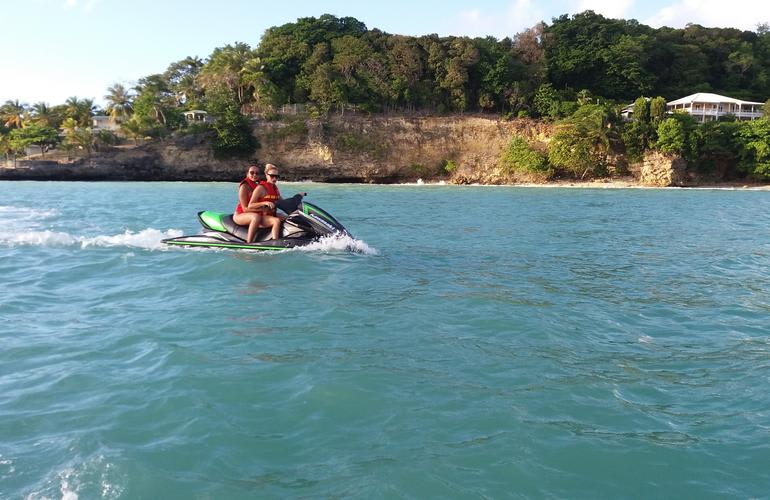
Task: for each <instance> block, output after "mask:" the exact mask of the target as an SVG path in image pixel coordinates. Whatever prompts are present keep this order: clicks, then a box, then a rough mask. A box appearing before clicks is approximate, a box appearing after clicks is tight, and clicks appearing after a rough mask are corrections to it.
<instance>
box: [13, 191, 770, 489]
mask: <svg viewBox="0 0 770 500" xmlns="http://www.w3.org/2000/svg"><path fill="white" fill-rule="evenodd" d="M296 191H308V192H309V196H308V200H310V201H313V202H314V203H316V204H318V205H319V206H321V207H323V208H325V209H327V210H328V211H330V212H331V213H332V214H334V215H335V216H336V217H337V218H338V219H339V220H340V221H341V222H342V223H343V224H345V225H346V227H347V228H348V229H349V230H350V231H351V233H352V234H353V235H354V239H336V240H328V241H323V242H320V243H318V244H317V245H314V246H313V247H312V248H308V249H304V250H295V251H286V252H278V253H272V252H271V253H248V252H242V251H228V250H202V249H185V248H176V247H175V248H166V247H164V246H163V245H161V244H160V243H159V241H160V239H162V238H164V237H170V236H178V235H181V234H183V233H184V234H193V233H197V232H198V229H199V228H198V223H197V219H196V215H195V214H196V213H197V211H198V210H202V209H211V210H222V211H229V210H232V208H233V206H234V204H235V185H234V184H224V183H55V182H39V183H34V182H0V284H1V286H0V498H4V499H5V498H8V499H15V498H21V499H63V500H75V499H81V500H82V499H118V498H121V499H122V498H127V499H155V498H164V499H177V498H178V499H222V498H227V499H240V498H367V499H369V498H414V499H424V498H570V499H574V498H591V499H593V498H619V497H620V498H701V499H702V498H768V497H770V390H768V382H770V321H769V320H770V233H768V230H769V228H770V192H766V191H750V190H654V189H649V190H647V189H645V190H642V189H617V190H616V189H559V188H514V187H457V186H419V185H413V186H364V185H320V184H310V183H308V184H284V185H283V192H284V193H285V194H293V192H296Z"/></svg>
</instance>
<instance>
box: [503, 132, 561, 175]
mask: <svg viewBox="0 0 770 500" xmlns="http://www.w3.org/2000/svg"><path fill="white" fill-rule="evenodd" d="M499 164H500V166H501V167H502V168H503V169H504V170H505V171H507V172H508V173H513V172H515V171H525V172H538V173H547V172H548V171H549V170H550V167H549V165H548V160H547V158H546V156H545V155H544V154H543V153H541V152H539V151H537V150H535V149H533V148H531V147H530V145H529V143H527V141H526V140H525V139H523V138H521V137H519V136H514V137H513V138H512V139H511V142H510V143H508V146H507V147H506V148H505V149H504V150H503V154H502V157H501V158H500V162H499Z"/></svg>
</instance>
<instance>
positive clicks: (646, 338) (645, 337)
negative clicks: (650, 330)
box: [637, 335, 654, 344]
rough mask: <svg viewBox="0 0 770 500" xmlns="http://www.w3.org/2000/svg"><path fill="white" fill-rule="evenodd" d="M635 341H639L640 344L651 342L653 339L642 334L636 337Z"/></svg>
mask: <svg viewBox="0 0 770 500" xmlns="http://www.w3.org/2000/svg"><path fill="white" fill-rule="evenodd" d="M637 342H639V343H640V344H652V343H653V342H654V340H653V338H652V337H650V336H649V335H642V336H641V337H639V338H638V339H637Z"/></svg>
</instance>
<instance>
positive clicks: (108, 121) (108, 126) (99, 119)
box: [91, 115, 120, 132]
mask: <svg viewBox="0 0 770 500" xmlns="http://www.w3.org/2000/svg"><path fill="white" fill-rule="evenodd" d="M91 130H93V131H94V132H96V131H97V130H109V131H110V132H119V131H120V123H118V122H117V121H115V120H113V119H112V117H111V116H104V115H96V116H93V117H91Z"/></svg>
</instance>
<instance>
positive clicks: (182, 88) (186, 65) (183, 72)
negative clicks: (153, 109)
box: [163, 56, 204, 109]
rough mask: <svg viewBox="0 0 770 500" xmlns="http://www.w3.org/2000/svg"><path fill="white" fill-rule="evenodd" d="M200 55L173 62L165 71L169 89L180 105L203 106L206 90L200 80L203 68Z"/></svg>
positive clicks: (189, 106)
mask: <svg viewBox="0 0 770 500" xmlns="http://www.w3.org/2000/svg"><path fill="white" fill-rule="evenodd" d="M203 65H204V63H203V61H202V60H201V59H200V58H199V57H189V56H188V57H186V58H184V59H182V60H181V61H177V62H174V63H171V64H170V65H169V66H168V68H167V69H166V71H165V72H164V73H163V78H164V80H165V81H166V82H168V87H169V90H170V91H171V92H172V93H173V94H174V98H175V100H176V104H177V105H178V106H181V105H185V106H187V107H188V109H189V108H192V107H203V98H204V91H203V88H201V86H200V84H199V82H198V75H199V74H200V71H201V69H202V68H203Z"/></svg>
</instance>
